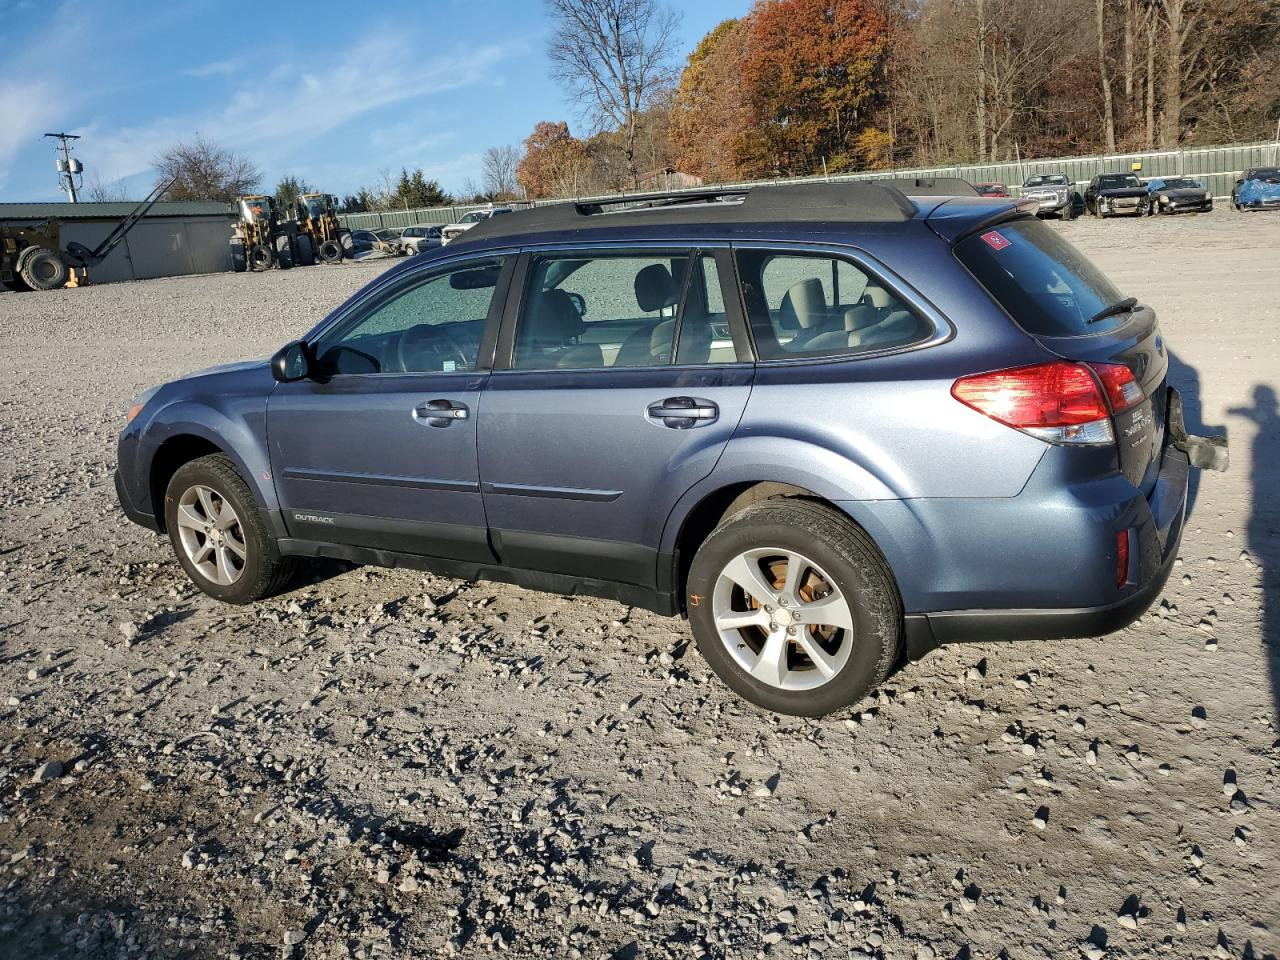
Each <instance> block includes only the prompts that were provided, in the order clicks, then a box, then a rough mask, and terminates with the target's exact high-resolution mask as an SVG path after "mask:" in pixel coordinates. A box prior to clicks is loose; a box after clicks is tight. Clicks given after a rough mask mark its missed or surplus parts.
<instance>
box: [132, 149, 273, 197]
mask: <svg viewBox="0 0 1280 960" xmlns="http://www.w3.org/2000/svg"><path fill="white" fill-rule="evenodd" d="M154 163H155V167H156V171H157V172H158V173H159V174H160V177H161V178H162V179H165V180H168V179H172V180H173V185H172V186H171V187H169V189H168V190H167V191H166V192H165V197H166V198H167V199H169V200H228V201H230V200H234V199H235V198H236V197H238V196H240V195H241V194H245V193H249V192H250V191H252V190H253V189H255V188H256V187H257V186H258V183H259V182H260V181H261V180H262V172H261V171H260V170H258V168H257V167H255V166H254V165H253V162H252V161H250V160H249V158H248V157H245V156H243V155H242V154H238V153H233V152H231V151H230V150H227V149H225V148H223V147H220V146H218V145H217V144H216V143H214V142H212V141H211V140H206V139H205V138H204V137H201V136H197V137H196V139H195V140H194V141H192V142H191V143H177V144H174V145H173V146H172V147H170V148H169V149H168V150H166V151H165V152H164V153H162V154H161V155H160V156H158V157H156V159H155V160H154Z"/></svg>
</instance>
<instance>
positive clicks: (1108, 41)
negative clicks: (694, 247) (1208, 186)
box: [517, 0, 1280, 197]
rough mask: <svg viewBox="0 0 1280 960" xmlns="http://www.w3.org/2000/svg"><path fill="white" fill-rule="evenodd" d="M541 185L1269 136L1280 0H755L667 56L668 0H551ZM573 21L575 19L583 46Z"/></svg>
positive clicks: (1279, 69) (533, 185)
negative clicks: (580, 133)
mask: <svg viewBox="0 0 1280 960" xmlns="http://www.w3.org/2000/svg"><path fill="white" fill-rule="evenodd" d="M548 10H549V13H550V14H551V17H552V20H553V23H554V24H555V25H556V29H555V31H554V32H553V39H552V41H551V45H550V48H549V54H550V56H551V60H552V66H553V73H554V75H555V76H557V77H558V78H560V79H561V80H562V82H563V84H564V86H565V89H566V92H569V93H571V94H572V95H573V96H574V98H575V102H579V103H582V104H583V105H584V106H583V111H582V116H581V117H579V118H578V119H579V120H580V121H582V122H583V124H584V125H585V126H584V129H585V130H587V131H589V135H588V136H586V137H585V138H579V137H576V136H574V135H573V134H572V133H571V132H570V127H569V124H568V122H567V121H565V120H548V121H540V122H539V123H538V124H536V126H535V128H534V130H533V132H532V133H531V135H530V136H529V138H528V139H527V140H526V141H525V144H524V152H523V155H522V158H521V160H520V164H519V167H518V169H517V179H518V180H519V183H520V185H521V187H522V188H523V189H524V190H525V191H526V192H527V194H528V195H529V196H531V197H544V196H570V195H582V194H590V193H606V192H611V191H615V190H624V189H634V188H637V187H651V186H662V185H663V182H664V178H665V179H670V176H671V175H672V174H673V173H675V174H676V175H684V176H685V177H687V178H700V179H703V180H706V181H708V182H716V181H734V180H744V179H753V178H761V177H772V176H803V175H811V174H818V173H823V172H824V171H825V172H830V173H839V172H849V171H857V170H874V169H883V168H888V167H894V166H929V165H944V164H952V163H969V162H976V161H978V162H980V161H984V160H991V161H999V160H1011V159H1013V158H1014V157H1015V156H1021V157H1024V158H1025V157H1036V156H1057V155H1064V154H1075V153H1089V152H1104V151H1114V150H1140V149H1158V148H1176V147H1180V146H1194V145H1196V144H1211V143H1229V142H1240V141H1247V140H1256V139H1266V138H1268V137H1272V136H1275V131H1276V123H1277V119H1278V117H1280V3H1276V2H1275V0H1038V2H1036V3H1029V2H1026V0H756V2H755V3H754V5H753V6H752V7H751V8H750V10H749V11H748V13H747V14H746V15H745V16H743V17H741V18H739V19H736V20H728V21H725V22H724V23H721V24H720V25H719V26H717V27H716V28H715V29H714V30H712V31H711V32H710V33H708V34H707V35H706V36H705V37H704V38H703V39H702V40H701V42H700V43H698V44H697V46H696V47H695V48H694V50H693V51H692V53H690V54H689V55H688V57H687V58H686V59H685V60H684V62H683V66H682V68H681V69H678V70H677V69H674V68H673V66H672V64H673V62H674V61H675V60H676V59H677V51H676V50H675V49H674V46H673V43H674V40H673V37H674V27H673V22H674V21H673V17H674V16H675V14H674V13H673V11H672V10H671V8H669V7H667V6H666V5H664V4H662V3H660V2H659V0H554V2H550V0H549V2H548ZM566 31H569V32H573V31H576V33H573V36H572V42H570V41H569V40H566Z"/></svg>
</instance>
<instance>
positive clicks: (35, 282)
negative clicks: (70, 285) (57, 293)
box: [20, 247, 67, 290]
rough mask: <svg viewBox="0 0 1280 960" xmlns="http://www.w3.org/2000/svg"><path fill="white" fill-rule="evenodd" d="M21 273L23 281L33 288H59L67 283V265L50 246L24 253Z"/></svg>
mask: <svg viewBox="0 0 1280 960" xmlns="http://www.w3.org/2000/svg"><path fill="white" fill-rule="evenodd" d="M20 273H21V275H22V282H23V283H25V284H26V285H27V286H28V287H30V288H31V289H32V290H57V289H58V288H60V287H63V286H66V283H67V265H66V264H65V263H63V262H62V258H61V257H60V256H58V252H57V251H56V250H50V249H49V248H48V247H39V248H37V249H36V250H34V251H32V252H31V253H26V254H23V257H22V269H21V271H20Z"/></svg>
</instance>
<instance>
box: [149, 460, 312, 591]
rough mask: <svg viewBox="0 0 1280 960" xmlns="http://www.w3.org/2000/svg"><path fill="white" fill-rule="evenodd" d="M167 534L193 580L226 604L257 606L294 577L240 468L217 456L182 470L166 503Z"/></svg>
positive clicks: (178, 471) (179, 471) (170, 483)
mask: <svg viewBox="0 0 1280 960" xmlns="http://www.w3.org/2000/svg"><path fill="white" fill-rule="evenodd" d="M164 504H165V507H164V514H165V529H166V530H167V531H168V533H169V541H170V543H172V544H173V551H174V553H175V554H176V555H177V557H178V562H179V563H180V564H181V565H182V569H183V570H184V571H186V574H187V577H188V578H189V579H190V580H191V582H192V583H193V584H195V585H196V586H197V587H199V588H200V589H201V590H202V591H204V592H205V593H207V594H208V595H209V596H211V597H213V598H214V599H217V600H222V601H224V602H226V603H252V602H253V601H255V600H261V599H262V598H263V597H267V596H270V595H271V594H273V593H275V592H277V591H278V590H280V588H281V587H283V586H284V585H285V583H286V582H287V581H288V580H289V578H290V577H291V576H292V574H293V563H292V561H290V560H288V559H286V558H282V557H280V555H279V551H278V550H277V549H276V545H275V541H274V539H273V538H272V537H271V534H270V532H269V531H268V530H267V528H266V525H265V524H264V523H263V522H262V517H261V515H260V514H259V512H258V507H257V503H256V502H255V501H254V499H253V494H252V493H251V492H250V491H249V487H248V486H247V485H246V484H245V482H244V480H243V479H242V478H241V477H240V474H239V473H237V472H236V468H235V466H234V465H233V464H232V463H231V461H230V460H228V459H227V458H226V457H224V456H222V455H220V454H215V455H212V456H208V457H200V458H199V459H197V460H192V461H191V462H190V463H187V464H184V465H183V466H181V467H179V468H178V470H177V471H176V472H175V473H174V475H173V478H172V479H171V480H170V481H169V486H168V487H167V488H166V490H165V498H164Z"/></svg>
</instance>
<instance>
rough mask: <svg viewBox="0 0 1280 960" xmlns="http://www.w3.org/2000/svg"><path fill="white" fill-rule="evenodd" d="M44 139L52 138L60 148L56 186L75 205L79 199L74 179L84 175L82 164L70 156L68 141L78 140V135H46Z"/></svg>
mask: <svg viewBox="0 0 1280 960" xmlns="http://www.w3.org/2000/svg"><path fill="white" fill-rule="evenodd" d="M45 136H46V137H52V138H53V139H54V140H57V141H58V142H59V143H60V144H61V147H62V156H61V157H60V158H59V159H58V185H59V187H61V188H62V190H63V191H65V193H66V195H67V199H68V200H70V201H71V202H72V203H77V202H78V201H79V199H80V198H79V197H77V196H76V177H77V176H78V175H80V174H82V173H84V164H83V163H81V162H80V161H79V160H76V159H75V158H74V157H72V156H71V144H70V143H68V142H67V141H68V140H79V139H80V135H79V134H75V133H46V134H45Z"/></svg>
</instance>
